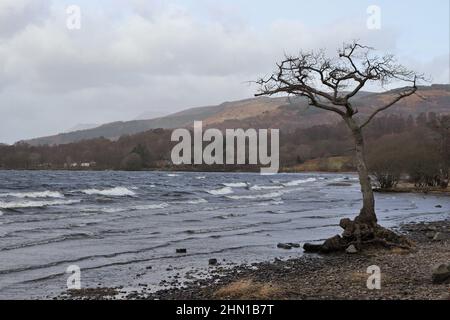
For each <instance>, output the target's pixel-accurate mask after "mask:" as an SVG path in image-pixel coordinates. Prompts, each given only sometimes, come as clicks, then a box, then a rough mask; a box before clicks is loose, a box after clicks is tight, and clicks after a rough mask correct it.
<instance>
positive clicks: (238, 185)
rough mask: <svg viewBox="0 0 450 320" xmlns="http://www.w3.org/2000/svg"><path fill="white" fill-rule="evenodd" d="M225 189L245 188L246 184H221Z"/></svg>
mask: <svg viewBox="0 0 450 320" xmlns="http://www.w3.org/2000/svg"><path fill="white" fill-rule="evenodd" d="M222 185H224V186H225V187H229V188H245V187H247V186H248V183H247V182H235V183H222Z"/></svg>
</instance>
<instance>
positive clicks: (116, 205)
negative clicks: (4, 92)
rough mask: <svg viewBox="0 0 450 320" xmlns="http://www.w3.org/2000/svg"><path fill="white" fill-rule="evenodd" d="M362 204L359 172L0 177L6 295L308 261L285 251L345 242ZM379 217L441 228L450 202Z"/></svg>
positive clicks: (407, 197) (383, 204) (380, 202)
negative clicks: (341, 238)
mask: <svg viewBox="0 0 450 320" xmlns="http://www.w3.org/2000/svg"><path fill="white" fill-rule="evenodd" d="M336 183H347V184H348V186H336V185H335V184H336ZM437 205H440V206H442V207H439V208H438V207H436V206H437ZM359 207H360V194H359V185H358V183H357V179H356V176H354V175H351V174H279V175H276V176H261V175H259V174H241V173H239V174H230V173H165V172H136V173H129V172H27V171H21V172H16V171H0V298H20V299H23V298H25V299H26V298H36V297H47V296H53V295H56V294H58V293H60V292H62V291H64V290H65V289H66V280H67V277H68V275H67V274H65V270H66V268H67V267H68V266H69V265H74V264H75V265H78V266H80V268H81V271H82V275H81V282H82V286H83V287H96V286H98V285H101V286H105V287H113V286H120V285H123V286H125V287H127V288H136V287H138V283H142V282H145V283H147V284H149V285H157V284H158V283H159V282H160V280H161V279H164V278H166V277H167V276H168V275H170V274H171V272H172V273H173V272H174V271H172V270H169V271H168V270H167V269H168V266H172V267H171V268H169V269H175V271H177V272H181V273H183V272H184V271H187V270H190V269H191V268H205V269H206V268H208V259H209V258H217V259H219V261H222V260H223V259H226V261H228V262H235V263H252V262H257V261H262V260H268V259H273V258H274V257H280V258H287V257H289V256H298V255H300V254H301V253H302V251H301V249H296V250H294V251H283V250H280V249H277V248H276V245H277V243H279V242H301V243H304V242H313V241H318V240H322V239H325V238H327V237H329V236H332V235H334V234H338V233H340V230H339V227H338V226H337V224H338V222H339V220H340V219H341V218H343V217H353V216H354V215H355V214H356V213H357V212H358V211H359ZM377 211H378V214H379V217H380V221H381V223H382V224H384V225H386V226H394V225H398V224H399V223H402V222H407V221H412V220H414V221H417V220H437V219H442V218H443V217H448V214H449V212H450V199H449V198H448V197H445V196H431V195H427V196H424V195H413V194H395V195H377ZM177 248H186V249H187V250H188V252H187V255H177V254H176V253H175V250H176V249H177ZM149 266H152V269H151V270H148V267H149ZM143 273H145V275H144V276H143V278H142V277H139V276H137V275H139V274H143Z"/></svg>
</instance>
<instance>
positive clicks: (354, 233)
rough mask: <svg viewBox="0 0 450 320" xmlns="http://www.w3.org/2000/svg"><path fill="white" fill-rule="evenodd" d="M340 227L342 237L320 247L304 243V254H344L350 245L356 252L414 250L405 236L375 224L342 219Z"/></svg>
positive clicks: (334, 238)
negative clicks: (396, 249)
mask: <svg viewBox="0 0 450 320" xmlns="http://www.w3.org/2000/svg"><path fill="white" fill-rule="evenodd" d="M340 226H341V228H342V229H344V232H343V233H342V236H339V235H337V236H334V237H332V238H330V239H328V240H326V241H325V242H324V243H323V244H320V245H316V244H309V243H306V244H305V245H304V246H303V249H304V250H305V252H310V253H333V252H344V251H345V250H347V249H348V248H349V247H350V246H352V245H353V246H354V247H355V248H356V249H357V250H358V251H363V250H365V249H369V248H376V249H393V248H400V249H404V250H412V249H413V248H414V244H413V242H411V241H410V240H409V239H408V238H406V237H405V236H402V235H399V234H396V233H395V232H393V231H391V230H389V229H386V228H383V227H382V226H380V225H378V224H376V223H362V222H356V221H352V220H350V219H343V220H341V222H340Z"/></svg>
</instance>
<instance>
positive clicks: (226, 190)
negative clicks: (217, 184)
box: [206, 187, 233, 196]
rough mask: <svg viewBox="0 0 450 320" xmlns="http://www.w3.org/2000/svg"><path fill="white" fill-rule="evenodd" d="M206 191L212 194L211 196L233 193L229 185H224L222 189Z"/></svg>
mask: <svg viewBox="0 0 450 320" xmlns="http://www.w3.org/2000/svg"><path fill="white" fill-rule="evenodd" d="M206 192H208V193H209V194H212V195H213V196H221V195H226V194H230V193H233V190H232V189H231V188H230V187H224V188H222V189H217V190H209V191H206Z"/></svg>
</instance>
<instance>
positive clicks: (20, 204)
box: [0, 200, 81, 209]
mask: <svg viewBox="0 0 450 320" xmlns="http://www.w3.org/2000/svg"><path fill="white" fill-rule="evenodd" d="M80 202H81V200H53V201H12V202H4V201H0V208H1V209H21V208H44V207H50V206H60V205H70V204H75V203H80Z"/></svg>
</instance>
